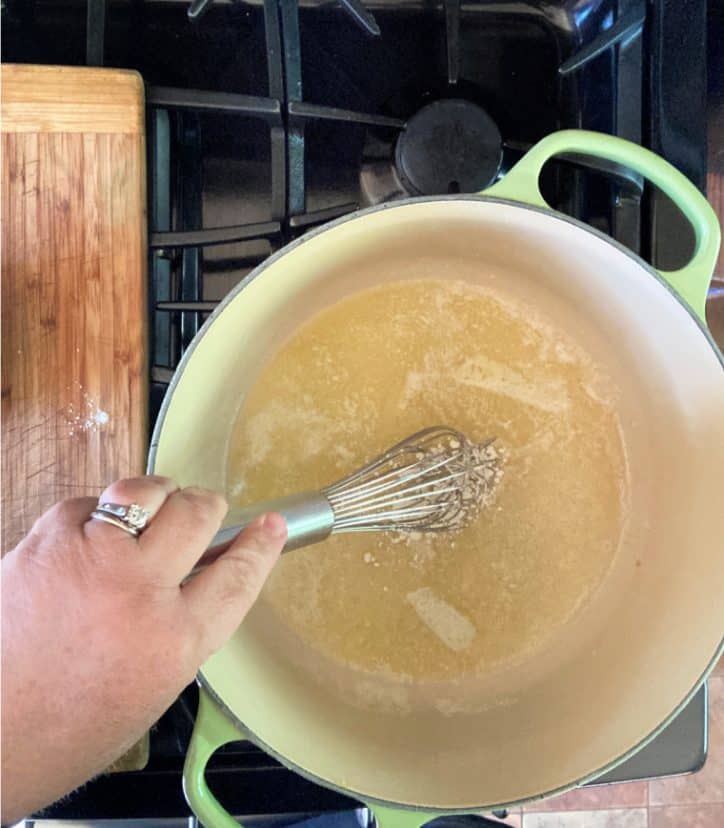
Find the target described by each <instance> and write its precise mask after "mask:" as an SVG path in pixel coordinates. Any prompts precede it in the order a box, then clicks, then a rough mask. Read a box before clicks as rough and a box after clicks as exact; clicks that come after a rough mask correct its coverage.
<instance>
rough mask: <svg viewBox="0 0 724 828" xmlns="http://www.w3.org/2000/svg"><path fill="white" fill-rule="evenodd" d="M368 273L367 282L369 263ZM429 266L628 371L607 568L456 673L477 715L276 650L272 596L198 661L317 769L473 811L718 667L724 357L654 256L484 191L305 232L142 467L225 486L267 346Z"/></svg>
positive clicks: (615, 754)
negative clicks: (576, 598) (316, 668)
mask: <svg viewBox="0 0 724 828" xmlns="http://www.w3.org/2000/svg"><path fill="white" fill-rule="evenodd" d="M370 261H373V262H376V263H379V266H378V267H376V268H370V267H368V266H367V265H368V264H369V262H370ZM360 263H365V267H364V268H360ZM431 268H433V269H434V272H431ZM361 269H364V271H365V273H366V274H370V273H372V272H375V273H376V276H375V277H374V280H372V279H370V277H369V275H367V277H366V279H365V280H364V281H361V280H360V278H359V271H360V270H361ZM420 275H426V276H430V275H437V276H439V277H440V278H464V279H468V280H471V281H475V282H478V283H480V284H494V285H497V286H498V288H500V289H504V290H505V291H510V292H512V293H514V294H518V295H521V296H523V297H526V300H527V301H529V302H532V303H538V304H539V305H540V306H541V307H544V308H545V309H546V311H547V312H548V313H549V314H551V315H553V316H555V317H556V318H557V319H558V321H559V322H560V324H562V325H565V326H566V328H567V330H569V331H570V332H571V333H572V334H573V335H574V336H576V337H578V338H579V340H580V341H581V342H582V343H583V344H585V346H586V347H587V348H588V349H589V351H591V352H592V353H593V354H594V355H595V356H596V357H597V358H599V359H600V360H602V361H604V362H605V363H606V365H607V366H608V368H609V370H610V372H611V373H612V375H613V376H614V378H615V379H616V380H617V382H618V384H619V386H620V388H621V393H622V396H621V421H622V426H623V431H624V437H625V444H626V451H627V454H628V460H629V464H630V473H631V514H630V519H629V521H628V525H627V527H626V530H625V534H624V538H623V541H622V544H621V548H620V550H619V552H618V555H617V558H616V561H615V564H614V566H613V569H612V571H611V572H610V574H609V576H608V577H607V579H606V581H605V582H604V584H603V586H602V587H601V588H600V589H599V590H598V592H597V593H596V595H595V597H594V599H593V600H592V601H591V602H590V604H589V605H588V606H587V607H586V608H585V609H584V610H583V611H582V612H581V613H580V614H579V615H578V616H577V617H576V618H575V620H574V622H573V623H570V624H569V625H568V626H567V627H566V628H565V629H564V630H563V631H562V632H561V633H560V634H559V635H558V636H557V638H556V639H555V641H554V642H553V644H551V645H550V646H549V648H548V650H547V651H546V652H545V653H542V654H540V655H539V656H537V657H536V658H535V659H534V660H533V661H531V662H529V663H527V664H524V665H519V666H518V667H515V668H508V669H507V670H506V671H505V672H502V673H499V674H496V675H491V676H490V677H488V678H487V679H486V680H481V681H479V682H478V683H477V685H476V686H470V687H462V686H461V687H460V688H458V691H459V694H460V697H461V698H463V697H464V698H465V700H466V702H465V704H467V706H468V708H469V709H475V710H476V711H477V712H474V713H457V714H453V715H443V714H442V713H435V714H433V713H430V712H420V713H411V714H409V715H406V716H401V715H399V714H397V715H392V714H385V713H373V712H363V711H361V710H359V709H357V708H355V707H351V706H349V705H348V704H347V703H346V702H345V698H344V697H338V696H337V695H335V693H334V692H333V691H332V690H331V689H326V690H325V689H321V688H320V687H319V686H317V684H315V683H313V682H311V681H309V680H308V679H306V678H305V677H304V676H303V675H302V674H300V672H299V671H298V670H295V669H294V668H293V667H291V666H290V665H289V664H288V662H287V661H286V660H285V659H284V657H283V653H282V652H281V651H280V650H279V648H276V647H275V646H274V642H273V640H269V637H268V634H267V632H266V629H267V626H266V625H265V623H264V610H263V609H262V610H257V611H255V612H253V613H252V615H251V616H250V618H249V619H248V621H247V622H245V624H244V625H242V627H241V629H240V630H239V631H238V632H237V634H236V635H235V637H234V638H233V640H232V641H231V642H230V643H229V644H228V645H227V646H226V647H225V648H224V649H223V650H222V651H221V652H219V653H218V654H216V655H215V656H214V657H212V658H211V660H210V661H209V662H208V663H207V664H206V665H205V666H204V667H203V670H202V675H203V679H204V680H205V682H206V683H207V684H208V685H209V687H210V688H211V689H212V691H213V693H214V694H215V696H216V697H217V698H218V699H219V700H220V701H221V702H222V703H223V705H224V706H225V707H226V708H227V709H228V711H230V712H231V713H232V714H233V716H235V717H236V718H237V719H238V720H239V721H240V722H243V723H244V725H245V726H246V727H247V728H248V730H249V731H250V732H251V733H252V734H253V735H254V737H255V738H256V739H257V740H259V742H260V743H262V744H264V745H265V746H267V748H268V749H270V750H271V751H272V752H273V753H275V754H277V755H278V756H280V757H282V758H283V759H284V761H286V762H287V763H289V764H292V765H293V766H296V767H297V768H299V769H301V770H302V771H303V772H305V773H307V774H309V775H312V776H314V777H316V778H318V779H320V780H323V781H325V782H326V783H328V784H332V785H336V786H339V787H342V788H345V789H348V790H350V791H353V792H355V793H357V794H359V795H360V796H361V797H362V798H366V799H368V800H369V799H377V800H386V801H390V802H396V803H406V804H413V805H417V806H427V807H433V808H437V809H455V808H467V809H473V808H480V807H485V806H491V805H494V804H500V803H512V802H515V801H519V800H523V799H526V798H530V797H534V796H538V795H541V794H543V793H547V792H552V791H554V790H556V789H559V788H562V787H565V786H567V785H570V784H572V783H573V782H575V781H577V780H581V779H583V778H586V777H588V776H590V775H592V774H594V773H596V772H598V771H601V770H602V769H604V768H606V766H608V765H609V764H610V763H612V762H615V761H616V760H617V759H620V758H621V757H622V756H623V755H624V754H626V753H627V752H629V751H631V750H632V749H633V748H634V747H636V746H637V745H638V744H639V743H640V742H641V741H642V740H644V739H646V738H647V737H648V736H649V735H650V734H652V732H653V731H655V729H656V728H657V727H659V726H660V725H661V723H662V722H663V721H664V720H665V719H666V718H667V717H669V716H670V715H671V714H672V712H673V711H674V710H675V709H676V708H677V706H679V705H681V703H682V702H683V701H684V700H685V699H686V698H687V697H688V696H689V695H690V694H691V693H692V692H693V690H694V688H695V687H696V686H697V685H698V683H699V682H700V680H701V678H702V675H703V674H704V673H705V671H706V670H707V668H708V667H709V666H710V665H711V664H712V662H713V659H714V658H715V656H716V654H717V652H718V650H719V648H720V642H721V638H722V632H723V631H724V602H723V601H722V586H723V585H724V508H722V506H721V492H722V491H724V372H723V371H722V364H721V362H720V358H719V355H718V354H717V351H716V349H715V347H714V346H713V344H712V343H711V341H710V340H709V339H708V338H707V336H706V335H705V333H704V332H703V330H702V328H701V327H700V325H699V324H698V323H697V321H696V319H695V318H694V317H693V315H692V314H691V312H690V311H689V310H688V309H687V308H686V307H685V306H684V305H683V304H682V303H681V302H680V301H679V300H678V299H677V298H676V297H675V296H674V295H673V294H672V293H671V292H670V291H669V289H668V288H667V287H666V286H665V285H664V284H662V283H661V282H660V281H659V280H658V279H657V278H656V277H655V276H654V275H653V273H652V271H650V270H649V269H647V268H646V267H644V266H643V265H642V264H641V262H640V261H639V260H637V259H635V258H634V257H632V256H631V255H629V254H627V253H626V252H624V251H623V250H621V249H619V248H617V247H616V246H614V245H613V244H611V243H610V242H608V241H606V240H605V239H603V238H602V237H599V236H598V235H596V234H594V233H592V232H590V231H587V230H585V229H583V228H582V227H581V226H580V225H576V224H575V223H573V222H571V221H568V220H565V219H563V218H562V217H560V216H556V215H554V214H551V213H546V212H544V211H542V210H537V209H530V208H525V207H521V206H515V205H512V204H508V203H503V202H498V201H494V200H486V199H476V198H469V199H463V198H456V199H454V200H447V199H440V200H432V201H420V202H413V203H407V204H404V205H400V206H390V207H387V208H383V209H378V210H376V211H372V212H368V213H366V214H362V215H358V216H357V217H355V218H352V219H351V220H346V221H342V222H338V223H336V224H334V225H332V226H328V227H327V228H325V229H324V231H323V232H319V233H316V234H313V235H311V236H310V237H307V238H306V239H304V240H303V241H302V242H301V243H299V244H297V245H296V246H295V247H293V249H291V250H290V249H287V250H286V251H285V252H284V253H283V255H278V256H276V257H273V258H272V259H271V260H269V262H268V263H267V265H266V266H265V267H264V268H263V269H262V270H261V271H260V272H259V273H258V274H257V275H256V277H255V278H254V279H252V280H251V281H250V282H248V283H247V284H245V285H244V286H243V288H242V289H241V290H240V291H237V292H236V293H235V294H233V295H232V296H231V297H230V298H229V300H228V301H227V302H226V303H225V305H224V307H223V310H222V311H221V312H220V313H219V314H217V316H216V317H215V318H214V320H213V322H212V324H211V325H209V326H207V328H206V329H205V331H204V333H203V334H202V335H201V336H200V337H198V338H197V340H196V343H195V346H194V348H193V350H192V352H191V353H190V354H189V355H187V358H186V360H185V362H184V365H183V371H182V372H181V374H180V377H179V378H178V382H177V385H176V388H175V390H174V391H173V394H172V395H170V398H167V407H166V410H165V412H164V415H163V416H164V419H163V425H162V428H161V430H160V437H159V439H158V444H157V446H156V450H155V471H156V472H157V473H160V474H165V475H169V476H171V477H173V478H175V479H176V480H177V481H178V482H179V483H181V484H192V483H193V484H198V485H202V486H207V487H210V488H213V489H217V490H219V491H224V485H225V480H224V478H225V463H226V450H227V440H228V438H229V433H230V429H231V426H232V423H233V421H234V418H235V415H236V412H237V410H238V409H239V406H240V403H241V401H242V400H243V398H244V395H245V394H246V393H247V391H248V390H249V388H250V387H251V385H252V384H253V383H254V380H255V378H256V377H257V375H258V373H259V371H260V369H261V367H262V366H263V365H264V363H265V361H266V360H267V359H268V358H269V356H270V355H271V354H272V353H273V352H274V350H275V349H276V348H277V347H278V346H279V345H280V343H281V342H282V341H283V340H284V339H285V338H286V337H287V336H288V335H289V334H291V333H292V331H294V330H295V329H296V328H297V326H299V325H300V324H301V323H303V322H304V321H305V320H307V319H309V318H310V317H311V316H312V315H314V314H316V313H317V312H318V311H319V310H320V309H322V308H324V307H326V306H328V305H329V304H331V303H333V302H336V301H337V300H339V299H340V298H342V297H344V296H347V295H349V294H350V293H353V292H356V291H359V290H361V289H364V288H367V287H370V286H372V284H373V283H380V282H383V281H388V280H396V279H404V278H415V277H419V276H420ZM431 425H433V424H432V423H431ZM290 462H294V458H290ZM560 508H561V509H567V508H568V505H567V504H566V503H561V504H560ZM580 519H581V520H586V515H585V514H582V515H580ZM291 554H297V555H300V554H301V555H303V554H304V551H303V550H302V551H297V552H293V553H291ZM484 565H485V556H484V554H482V555H481V566H484ZM300 600H303V596H300ZM448 691H449V688H448Z"/></svg>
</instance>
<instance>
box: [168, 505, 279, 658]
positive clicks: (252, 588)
mask: <svg viewBox="0 0 724 828" xmlns="http://www.w3.org/2000/svg"><path fill="white" fill-rule="evenodd" d="M286 539H287V524H286V522H285V520H284V518H283V517H282V516H281V515H278V514H275V513H274V512H271V513H269V514H266V515H260V516H259V517H258V518H256V519H255V520H254V521H253V522H252V523H250V524H249V526H247V527H246V529H244V531H243V532H242V533H241V534H240V535H239V536H238V537H237V538H236V540H235V541H234V542H233V543H232V544H231V546H230V547H229V548H228V549H227V550H226V552H224V554H223V555H221V557H219V558H218V559H217V560H215V561H214V563H212V564H211V566H209V567H207V568H206V569H205V570H204V571H203V572H201V573H200V574H199V575H197V576H196V577H195V578H194V579H193V580H192V581H190V582H189V583H188V584H185V585H184V586H183V587H182V590H181V591H182V593H183V595H184V597H185V598H186V600H187V601H188V602H189V603H190V605H191V609H192V611H193V613H194V615H195V616H196V617H197V618H198V619H199V620H200V623H201V625H202V629H201V636H200V638H201V651H202V652H201V653H200V656H201V659H202V660H205V659H206V658H208V656H209V655H211V653H213V652H216V650H218V649H219V648H220V647H222V646H223V645H224V644H225V643H226V642H227V640H228V639H229V638H230V637H231V636H232V634H233V633H234V631H235V630H236V628H237V627H238V626H239V624H240V623H241V622H242V620H243V619H244V616H245V615H246V614H247V612H249V610H250V609H251V607H252V605H253V603H254V601H256V599H257V598H258V597H259V593H260V592H261V588H262V587H263V586H264V582H265V581H266V579H267V577H268V575H269V573H270V572H271V570H272V568H273V566H274V564H275V563H276V562H277V560H278V559H279V554H280V553H281V551H282V548H283V547H284V543H285V542H286Z"/></svg>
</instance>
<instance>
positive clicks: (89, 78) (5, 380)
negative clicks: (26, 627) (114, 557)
mask: <svg viewBox="0 0 724 828" xmlns="http://www.w3.org/2000/svg"><path fill="white" fill-rule="evenodd" d="M143 108H144V101H143V84H142V81H141V79H140V77H139V76H138V75H136V74H135V73H132V72H121V71H116V70H105V69H84V68H77V69H76V68H68V67H62V68H61V67H45V66H43V67H40V66H37V67H35V66H9V65H8V66H3V68H2V426H3V446H2V513H3V514H2V518H3V519H2V549H3V551H7V550H8V549H10V548H12V547H13V546H14V545H15V544H16V543H17V542H18V541H19V540H20V539H21V538H22V537H23V536H24V535H25V534H26V533H27V532H28V531H29V529H30V528H31V526H32V524H33V521H34V520H35V519H36V518H37V517H38V516H39V515H40V514H41V513H42V512H43V511H44V510H45V509H47V508H48V507H49V506H51V505H52V504H53V503H55V502H56V501H58V500H60V499H62V498H66V497H76V496H81V495H93V496H96V495H98V494H99V493H100V491H101V490H102V489H103V487H104V486H105V485H106V484H107V483H109V482H110V481H112V480H114V479H115V478H118V477H124V476H129V475H135V474H139V473H142V472H143V470H144V467H145V454H146V448H147V387H148V382H147V313H148V309H147V295H146V238H145V233H146V217H145V210H146V200H145V149H144V128H143V111H144V109H143Z"/></svg>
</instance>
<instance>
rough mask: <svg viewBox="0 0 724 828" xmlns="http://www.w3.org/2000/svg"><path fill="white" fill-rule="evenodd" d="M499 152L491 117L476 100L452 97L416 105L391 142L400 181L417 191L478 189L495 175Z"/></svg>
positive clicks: (499, 147) (496, 133) (432, 192)
mask: <svg viewBox="0 0 724 828" xmlns="http://www.w3.org/2000/svg"><path fill="white" fill-rule="evenodd" d="M501 157H502V138H501V135H500V131H499V130H498V127H497V126H496V125H495V122H494V121H493V119H492V118H491V117H490V116H489V115H488V113H487V112H486V111H485V110H484V109H482V107H480V106H478V105H477V104H474V103H472V102H471V101H464V100H459V99H456V98H447V99H443V100H439V101H433V102H432V103H429V104H427V105H426V106H423V108H422V109H420V110H418V111H417V112H416V113H415V114H414V115H413V116H412V118H410V120H409V121H408V122H407V126H406V128H405V131H404V132H402V133H401V134H400V137H399V139H398V141H397V147H396V148H395V166H396V167H397V171H398V173H399V176H400V179H401V181H402V184H403V186H404V187H405V189H406V190H409V191H410V192H412V193H415V194H418V195H438V194H440V193H475V192H478V191H479V190H482V189H484V188H485V187H487V186H488V185H489V184H491V183H492V182H493V181H494V180H495V177H496V175H497V173H498V169H499V167H500V162H501Z"/></svg>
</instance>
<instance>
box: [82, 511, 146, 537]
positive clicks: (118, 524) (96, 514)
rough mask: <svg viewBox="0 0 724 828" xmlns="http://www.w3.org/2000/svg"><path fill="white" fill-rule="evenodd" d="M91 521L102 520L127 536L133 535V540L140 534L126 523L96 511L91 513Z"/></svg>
mask: <svg viewBox="0 0 724 828" xmlns="http://www.w3.org/2000/svg"><path fill="white" fill-rule="evenodd" d="M91 520H102V521H103V523H110V524H111V526H116V527H117V528H118V529H123V531H124V532H128V534H129V535H133V537H134V538H137V537H138V536H139V535H140V534H141V532H140V530H138V529H134V528H133V527H132V526H129V525H128V524H127V523H124V522H123V521H122V520H121V519H120V518H117V517H113V515H107V514H105V512H99V511H98V510H96V511H95V512H91Z"/></svg>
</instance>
